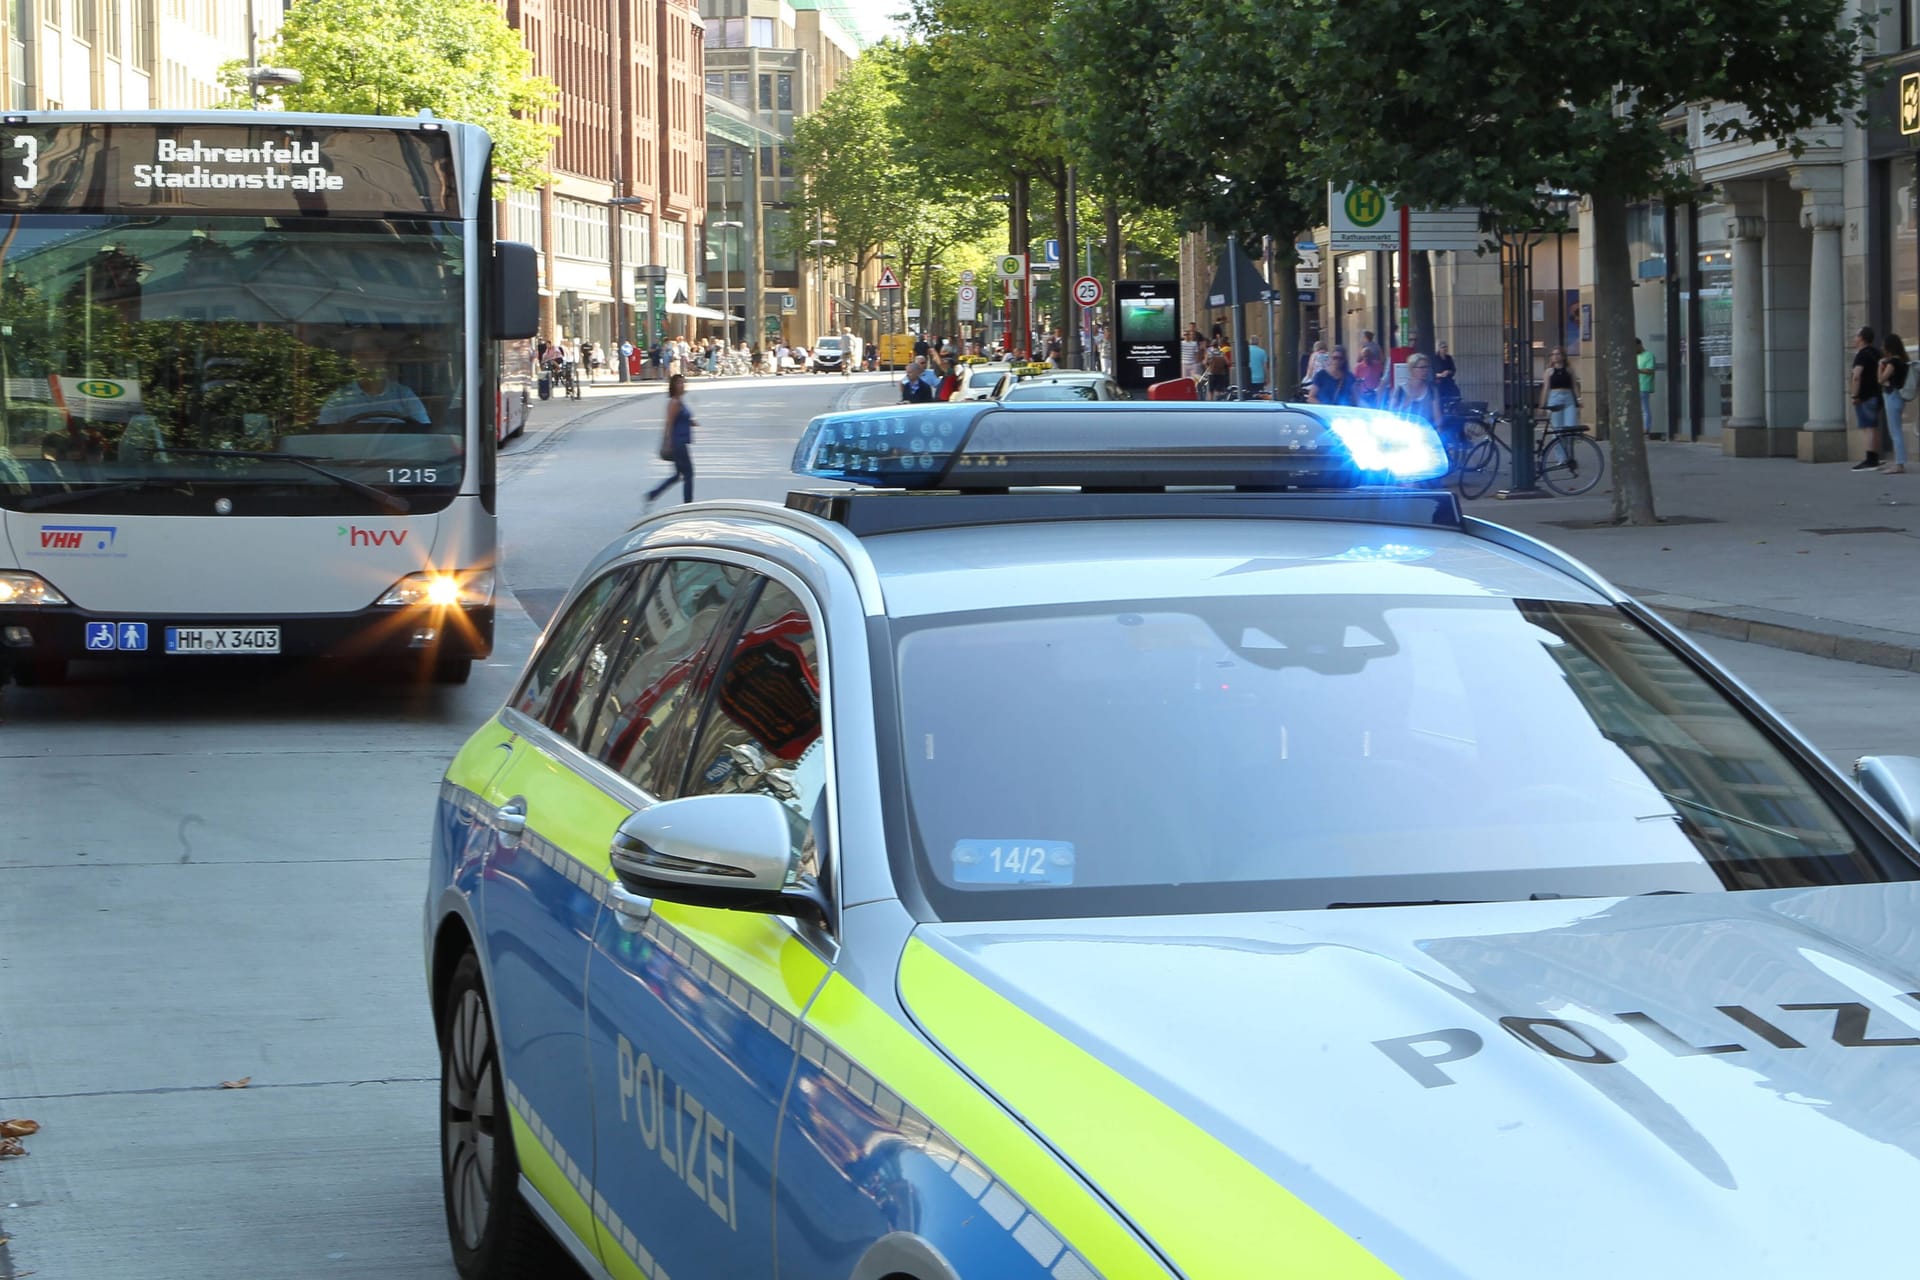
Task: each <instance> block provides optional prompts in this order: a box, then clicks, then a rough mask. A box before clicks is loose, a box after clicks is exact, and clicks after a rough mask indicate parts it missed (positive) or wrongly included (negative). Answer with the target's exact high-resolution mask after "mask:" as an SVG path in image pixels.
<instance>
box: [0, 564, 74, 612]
mask: <svg viewBox="0 0 1920 1280" xmlns="http://www.w3.org/2000/svg"><path fill="white" fill-rule="evenodd" d="M66 603H68V600H67V598H66V597H65V596H63V595H61V594H60V593H59V592H58V591H56V590H54V586H53V584H52V583H51V582H48V581H47V580H46V579H45V578H43V577H41V576H40V575H39V574H37V573H28V572H27V571H26V570H25V569H0V605H9V604H66Z"/></svg>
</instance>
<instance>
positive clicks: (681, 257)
mask: <svg viewBox="0 0 1920 1280" xmlns="http://www.w3.org/2000/svg"><path fill="white" fill-rule="evenodd" d="M660 229H661V230H662V231H664V232H665V233H666V242H667V244H666V254H667V260H666V262H664V263H663V264H661V265H663V266H665V267H666V269H667V272H668V274H670V275H685V274H686V273H687V224H686V223H684V222H669V223H666V224H665V225H664V226H662V227H661V228H660Z"/></svg>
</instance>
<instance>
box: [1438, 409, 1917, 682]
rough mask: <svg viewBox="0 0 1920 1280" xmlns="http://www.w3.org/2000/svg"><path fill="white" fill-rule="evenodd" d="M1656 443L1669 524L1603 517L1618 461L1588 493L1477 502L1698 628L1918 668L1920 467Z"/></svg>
mask: <svg viewBox="0 0 1920 1280" xmlns="http://www.w3.org/2000/svg"><path fill="white" fill-rule="evenodd" d="M1602 447H1604V442H1602ZM1647 450H1648V456H1649V461H1650V464H1651V467H1652V471H1653V496H1654V508H1655V510H1656V511H1658V512H1659V514H1660V516H1661V517H1662V519H1663V520H1664V523H1663V524H1660V525H1655V526H1651V527H1648V528H1631V527H1621V528H1615V527H1612V526H1610V525H1605V524H1603V523H1602V522H1604V521H1606V520H1607V519H1609V518H1610V517H1611V514H1612V494H1611V490H1612V480H1613V473H1612V459H1611V457H1609V459H1608V472H1607V478H1606V479H1605V480H1603V481H1602V482H1601V484H1600V486H1599V487H1598V488H1596V489H1595V490H1594V491H1593V492H1592V493H1590V494H1586V495H1584V496H1582V497H1579V498H1556V497H1547V498H1542V499H1537V500H1526V501H1512V500H1503V499H1500V498H1498V497H1496V496H1494V495H1489V496H1487V497H1485V498H1481V499H1479V500H1477V501H1473V502H1469V503H1467V504H1466V509H1467V512H1468V514H1470V515H1475V516H1479V517H1481V518H1483V519H1487V520H1492V521H1494V522H1496V523H1498V524H1504V525H1507V526H1510V527H1511V528H1514V529H1518V530H1521V531H1523V532H1525V533H1528V534H1531V535H1533V536H1534V537H1537V538H1540V539H1541V540H1542V541H1545V542H1549V543H1552V544H1553V545H1554V546H1557V547H1559V548H1561V549H1562V550H1564V551H1566V552H1568V553H1569V554H1571V555H1573V556H1575V557H1577V558H1579V559H1580V560H1582V561H1584V562H1586V563H1587V564H1588V565H1589V566H1591V567H1592V568H1593V569H1594V570H1596V571H1597V572H1599V573H1600V574H1601V575H1602V576H1603V577H1606V578H1608V579H1609V580H1611V581H1612V582H1613V583H1614V584H1615V585H1617V586H1619V587H1620V588H1622V589H1623V590H1625V591H1627V592H1629V593H1630V594H1632V595H1634V596H1637V597H1638V598H1639V599H1641V600H1642V601H1643V602H1645V603H1646V604H1648V605H1649V606H1651V607H1652V608H1654V609H1657V610H1658V611H1659V612H1660V613H1662V614H1663V615H1665V616H1666V617H1667V618H1668V619H1670V620H1671V621H1673V622H1674V623H1675V624H1676V625H1678V626H1681V627H1684V628H1686V629H1688V630H1690V631H1696V632H1701V633H1704V634H1708V635H1716V636H1724V637H1727V638H1730V639H1734V640H1748V641H1752V642H1753V643H1756V644H1765V645H1772V646H1774V647H1776V648H1782V649H1792V650H1795V651H1798V652H1801V653H1811V654H1816V655H1818V656H1820V657H1828V658H1840V659H1843V660H1845V661H1849V662H1864V663H1871V664H1873V665H1875V666H1883V667H1897V668H1901V669H1906V670H1920V590H1914V589H1913V587H1914V585H1915V583H1916V581H1917V580H1920V472H1915V473H1910V474H1907V475H1897V476H1883V475H1878V474H1875V473H1873V472H1856V471H1850V470H1848V465H1849V464H1847V463H1827V464H1824V465H1817V466H1816V465H1809V464H1806V463H1801V462H1795V461H1793V460H1791V459H1765V458H1729V457H1726V456H1724V455H1723V454H1722V453H1721V452H1720V448H1719V445H1718V444H1717V443H1707V444H1667V443H1662V442H1659V441H1651V442H1649V443H1648V446H1647Z"/></svg>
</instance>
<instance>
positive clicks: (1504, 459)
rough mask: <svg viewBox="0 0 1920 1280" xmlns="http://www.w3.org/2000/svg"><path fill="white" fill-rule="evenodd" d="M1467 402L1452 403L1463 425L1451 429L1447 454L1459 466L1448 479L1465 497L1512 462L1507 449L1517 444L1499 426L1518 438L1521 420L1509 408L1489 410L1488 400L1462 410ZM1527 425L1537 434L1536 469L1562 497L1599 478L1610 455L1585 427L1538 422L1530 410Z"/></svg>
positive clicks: (1481, 488)
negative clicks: (1503, 435) (1498, 411)
mask: <svg viewBox="0 0 1920 1280" xmlns="http://www.w3.org/2000/svg"><path fill="white" fill-rule="evenodd" d="M1464 407H1465V406H1463V405H1461V404H1456V405H1455V406H1454V409H1453V417H1454V419H1456V420H1457V421H1458V422H1459V423H1460V429H1459V431H1458V432H1457V433H1450V438H1449V440H1448V459H1449V461H1451V462H1455V466H1454V467H1453V468H1452V469H1451V470H1450V471H1449V472H1448V476H1447V479H1448V482H1449V483H1451V484H1454V485H1457V486H1458V488H1459V490H1460V496H1461V497H1463V498H1478V497H1480V496H1482V495H1483V494H1485V493H1486V492H1487V491H1488V490H1489V489H1491V488H1493V486H1494V483H1495V481H1497V480H1498V479H1499V478H1500V477H1501V476H1503V475H1505V474H1507V473H1508V470H1509V467H1510V465H1511V461H1512V460H1511V458H1510V457H1509V456H1508V450H1509V449H1511V448H1512V447H1513V446H1512V445H1511V444H1509V443H1508V441H1507V440H1502V439H1501V438H1500V435H1499V432H1498V428H1499V427H1502V426H1504V427H1506V428H1507V434H1508V437H1509V439H1511V440H1518V439H1519V435H1518V432H1519V426H1518V424H1517V423H1516V422H1515V421H1514V419H1513V417H1512V416H1510V415H1508V414H1496V413H1490V412H1488V411H1487V410H1486V408H1485V407H1484V406H1476V407H1472V408H1468V409H1467V411H1466V412H1464V413H1463V412H1462V411H1461V410H1462V409H1463V408H1464ZM1526 427H1527V430H1528V433H1529V435H1530V436H1532V440H1533V473H1534V475H1535V476H1536V477H1537V478H1538V479H1539V481H1540V483H1541V484H1543V485H1545V486H1546V487H1547V488H1549V489H1551V490H1553V492H1555V493H1557V494H1559V495H1560V496H1561V497H1563V498H1571V497H1575V496H1577V495H1579V494H1582V493H1585V492H1587V491H1588V490H1589V489H1591V488H1593V486H1595V485H1597V484H1599V483H1600V477H1601V475H1602V474H1603V473H1604V472H1605V471H1606V466H1607V455H1606V453H1605V451H1603V450H1602V449H1601V448H1600V445H1599V442H1598V441H1596V440H1595V439H1594V438H1593V437H1592V436H1591V435H1590V434H1588V431H1587V428H1586V427H1583V426H1575V427H1556V426H1553V425H1551V424H1550V423H1548V422H1535V421H1534V420H1533V416H1532V414H1531V413H1529V414H1528V415H1527V421H1526ZM1536 427H1538V428H1540V430H1539V431H1538V434H1534V430H1535V428H1536Z"/></svg>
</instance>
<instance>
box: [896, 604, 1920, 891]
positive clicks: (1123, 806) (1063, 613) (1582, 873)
mask: <svg viewBox="0 0 1920 1280" xmlns="http://www.w3.org/2000/svg"><path fill="white" fill-rule="evenodd" d="M896 626H897V627H898V630H897V632H896V659H897V665H898V672H899V690H900V693H899V698H900V706H899V717H900V722H899V739H898V740H899V743H900V750H901V752H902V755H903V757H904V760H903V765H904V772H905V776H906V779H907V783H908V793H909V795H908V804H909V809H910V823H911V827H912V830H913V833H914V836H915V848H914V860H915V867H914V872H915V874H916V876H917V878H918V879H919V881H920V884H921V886H922V888H923V889H924V892H925V895H926V897H927V899H928V900H929V902H930V903H931V904H932V906H933V908H934V910H935V911H936V912H938V913H939V914H940V915H941V916H942V917H943V918H946V919H961V920H965V919H997V918H1024V917H1047V916H1086V915H1120V914H1148V913H1151V914H1160V913H1166V912H1209V911H1251V910H1293V909H1314V908H1324V907H1329V906H1341V905H1347V906H1367V905H1375V904H1391V903H1410V902H1432V901H1487V900H1525V899H1528V898H1532V897H1594V896H1600V897H1611V896H1617V895H1618V896H1624V895H1631V894H1643V893H1665V892H1688V893H1698V892H1718V891H1722V890H1732V889H1761V888H1776V887H1787V886H1803V885H1822V884H1834V883H1854V882H1863V881H1873V880H1882V879H1889V878H1900V879H1905V878H1913V877H1914V875H1915V872H1914V869H1913V868H1911V867H1909V866H1906V865H1905V864H1903V863H1902V864H1898V865H1895V863H1894V862H1893V860H1892V859H1891V858H1890V857H1882V856H1880V854H1877V853H1875V852H1872V851H1870V850H1869V848H1868V847H1867V845H1866V843H1865V842H1866V840H1868V839H1871V838H1872V837H1870V836H1868V835H1867V834H1866V833H1865V832H1864V831H1856V830H1855V829H1854V828H1853V827H1851V826H1850V825H1849V821H1848V820H1847V819H1846V818H1843V817H1842V815H1841V813H1840V812H1839V811H1838V810H1837V809H1836V808H1835V807H1834V806H1832V805H1831V804H1829V803H1828V802H1827V800H1826V799H1825V798H1824V796H1823V794H1822V792H1821V789H1820V788H1819V787H1818V786H1817V785H1816V784H1815V782H1814V781H1813V779H1812V778H1811V777H1810V776H1809V775H1808V774H1807V773H1805V772H1804V771H1803V770H1802V769H1801V768H1800V767H1799V766H1798V765H1797V764H1796V763H1795V762H1794V760H1793V759H1792V758H1791V757H1789V756H1788V755H1787V754H1786V753H1785V752H1784V751H1783V750H1781V749H1780V748H1779V747H1778V746H1776V745H1775V743H1774V742H1773V740H1772V739H1771V738H1769V737H1768V736H1767V735H1766V734H1765V733H1764V732H1763V731H1762V730H1761V729H1760V728H1759V727H1758V726H1757V725H1755V724H1754V723H1753V722H1752V721H1751V720H1750V719H1749V718H1748V717H1747V716H1746V715H1745V714H1744V713H1743V712H1741V711H1740V710H1739V709H1738V708H1737V707H1736V706H1735V705H1733V704H1732V703H1731V702H1729V701H1728V700H1727V699H1726V698H1725V697H1724V696H1723V695H1722V694H1721V693H1720V692H1719V691H1718V690H1717V689H1716V688H1714V687H1713V686H1712V685H1710V684H1709V683H1707V682H1706V681H1705V680H1704V679H1703V678H1701V677H1700V675H1699V674H1698V673H1697V672H1695V670H1694V669H1693V668H1692V667H1690V666H1689V665H1688V664H1687V663H1686V662H1684V661H1683V660H1682V659H1681V658H1680V657H1679V655H1678V654H1676V653H1675V652H1674V651H1673V650H1672V649H1670V648H1668V647H1667V645H1666V644H1665V643H1664V642H1662V641H1661V640H1659V639H1658V638H1657V637H1655V636H1653V635H1652V634H1650V633H1649V632H1647V631H1645V630H1644V629H1643V628H1641V627H1639V626H1638V625H1637V624H1636V623H1634V622H1633V621H1632V620H1631V619H1629V618H1628V617H1627V616H1626V615H1624V614H1622V613H1620V612H1619V611H1618V610H1616V609H1614V608H1612V607H1611V606H1605V605H1594V604H1589V603H1571V602H1566V601H1527V600H1519V601H1515V600H1510V599H1498V598H1485V597H1478V598H1474V597H1418V596H1412V597H1402V596H1366V595H1327V596H1298V595H1294V596H1283V597H1261V596H1233V597H1221V598H1212V599H1174V600H1137V601H1130V602H1120V603H1113V604H1101V605H1088V604H1077V605H1066V606H1041V607H1028V608H1019V609H1007V610H994V611H990V612H977V613H968V614H957V615H955V614H949V615H935V616H929V617H921V618H915V619H912V620H909V621H907V622H905V623H897V624H896Z"/></svg>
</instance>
